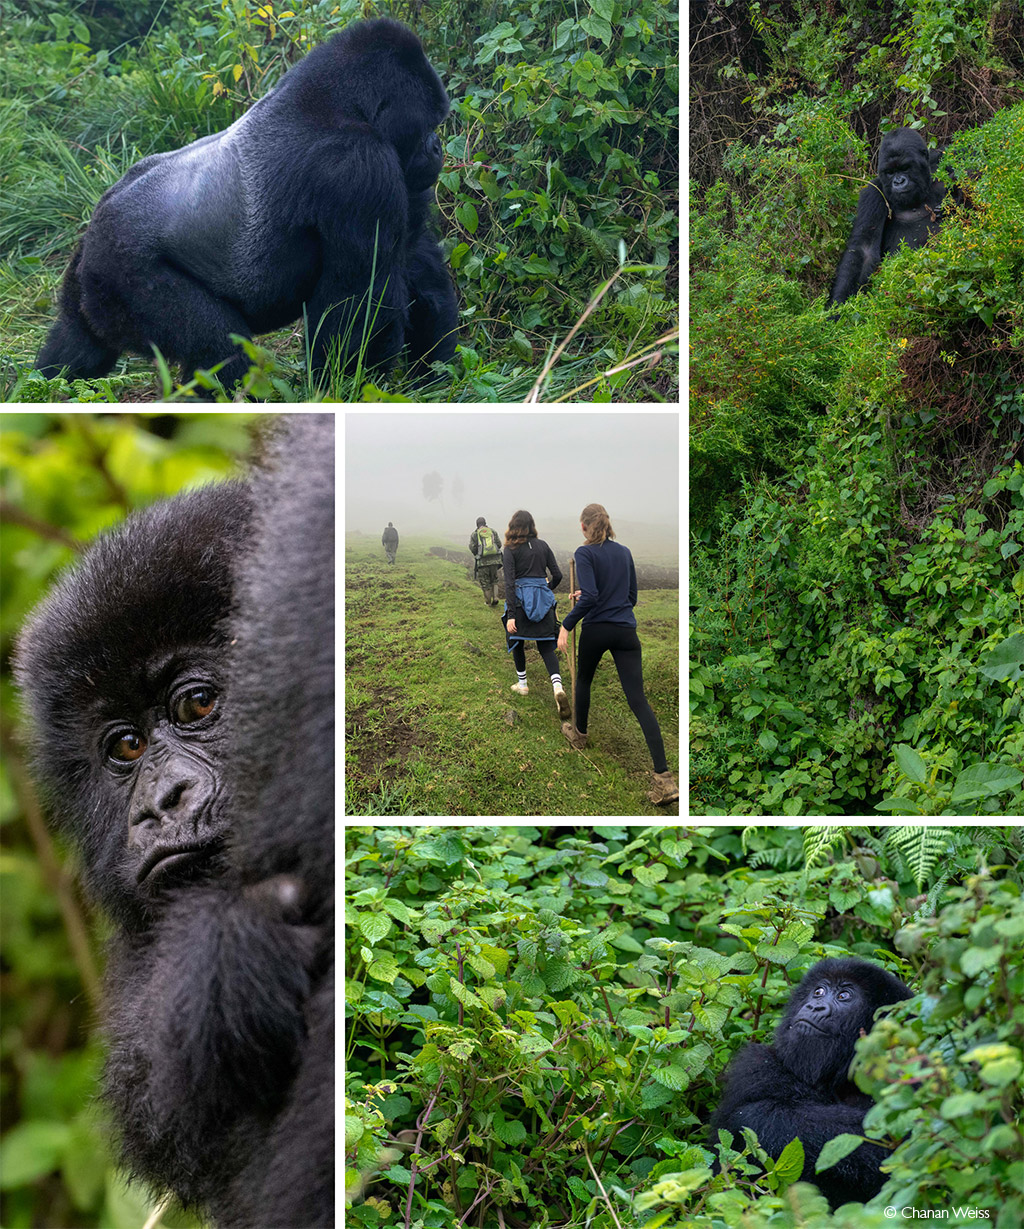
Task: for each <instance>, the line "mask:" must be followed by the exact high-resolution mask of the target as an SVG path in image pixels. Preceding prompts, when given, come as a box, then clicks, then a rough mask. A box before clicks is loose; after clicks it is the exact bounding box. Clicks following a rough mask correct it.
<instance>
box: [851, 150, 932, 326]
mask: <svg viewBox="0 0 1024 1229" xmlns="http://www.w3.org/2000/svg"><path fill="white" fill-rule="evenodd" d="M941 153H942V151H941V150H935V151H933V152H932V153H931V154H929V153H928V148H927V146H926V145H925V142H924V138H923V137H922V136H921V134H920V133H919V132H917V131H916V130H915V129H913V128H896V129H894V130H893V131H892V132H887V133H886V134H885V136H884V137H883V138H882V148H881V150H880V151H879V154H878V174H877V176H876V177H875V178H874V179H873V180H872V181H871V183H870V184H868V186H867V187H866V188H862V189H861V192H860V196H859V197H858V199H857V215H856V217H855V218H854V220H853V230H852V231H851V232H850V239H849V242H848V243H847V245H846V251H845V252H844V254H843V258H842V260H840V262H839V268H838V270H837V271H836V276H835V281H834V282H833V284H832V293H831V294H830V295H829V304H830V305H835V304H839V303H845V302H846V300H847V299H848V298H850V296H851V295H853V294H856V292H857V291H858V290H860V288H861V287H862V286H863V285H865V283H866V282H867V280H868V278H869V277H870V276H871V274H872V273H874V271H875V270H876V269H877V268H878V266H879V265H880V264H881V262H882V260H883V259H884V258H885V257H886V256H890V255H892V253H893V252H896V251H898V250H899V246H900V243H906V245H907V247H911V248H919V247H921V246H922V245H923V244H924V243H925V242H926V241H927V239H928V236H929V235H931V234H934V232H935V231H937V230H938V228H939V225H940V224H941V222H942V211H943V204H944V201H945V197H946V185H945V184H944V183H943V182H942V180H940V179H935V178H934V177H933V176H934V172H935V169H936V167H937V165H938V161H939V158H940V157H941Z"/></svg>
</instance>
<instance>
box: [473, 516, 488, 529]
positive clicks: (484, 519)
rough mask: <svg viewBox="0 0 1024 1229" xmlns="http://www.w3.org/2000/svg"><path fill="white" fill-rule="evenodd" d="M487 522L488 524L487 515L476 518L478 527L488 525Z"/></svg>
mask: <svg viewBox="0 0 1024 1229" xmlns="http://www.w3.org/2000/svg"><path fill="white" fill-rule="evenodd" d="M486 524H487V517H486V516H478V517H477V518H476V527H477V529H479V528H480V526H481V525H486Z"/></svg>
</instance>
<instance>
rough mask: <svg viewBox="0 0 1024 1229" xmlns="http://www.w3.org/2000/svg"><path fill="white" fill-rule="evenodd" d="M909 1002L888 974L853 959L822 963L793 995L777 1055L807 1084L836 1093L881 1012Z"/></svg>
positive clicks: (906, 993) (777, 1036)
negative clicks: (890, 1005)
mask: <svg viewBox="0 0 1024 1229" xmlns="http://www.w3.org/2000/svg"><path fill="white" fill-rule="evenodd" d="M908 998H910V991H909V990H908V989H907V987H906V986H905V985H904V984H903V982H901V981H900V980H899V978H898V977H893V975H892V974H891V973H888V972H886V970H885V969H879V968H876V967H875V966H874V965H872V964H868V963H866V962H865V961H863V960H857V959H854V958H852V957H850V958H846V959H843V960H820V961H819V962H818V963H817V964H816V965H815V966H814V967H813V968H812V969H811V970H810V971H809V972H808V973H806V974H805V976H804V977H803V979H802V980H801V982H800V984H799V985H798V986H797V987H796V989H795V990H794V991H793V993H792V994H791V995H790V997H789V1003H788V1004H787V1006H786V1012H785V1015H784V1016H783V1017H782V1021H781V1023H780V1024H779V1027H778V1031H777V1032H776V1034H775V1050H776V1052H777V1053H778V1055H779V1058H780V1059H781V1060H782V1062H783V1063H784V1064H785V1065H786V1066H787V1067H788V1068H789V1069H790V1071H792V1072H793V1074H794V1075H795V1076H796V1077H797V1078H798V1079H800V1080H802V1081H803V1082H804V1083H806V1084H811V1085H815V1086H817V1087H819V1088H824V1087H829V1088H833V1087H835V1086H836V1085H838V1084H840V1083H842V1082H844V1081H845V1080H846V1078H847V1073H848V1072H849V1070H850V1063H851V1062H853V1051H854V1046H855V1044H856V1041H857V1038H858V1037H859V1036H860V1034H861V1032H862V1031H863V1032H868V1031H870V1029H871V1025H872V1022H873V1020H874V1015H875V1012H876V1010H877V1009H878V1008H879V1007H880V1006H882V1005H883V1004H888V1003H899V1002H901V1001H902V1000H903V999H908Z"/></svg>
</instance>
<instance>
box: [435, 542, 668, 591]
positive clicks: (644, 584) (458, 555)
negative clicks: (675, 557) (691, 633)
mask: <svg viewBox="0 0 1024 1229" xmlns="http://www.w3.org/2000/svg"><path fill="white" fill-rule="evenodd" d="M430 553H431V554H432V555H437V556H438V558H440V559H447V560H448V562H449V563H455V564H458V565H459V566H460V567H463V568H465V570H466V576H467V578H468V579H469V580H472V579H473V562H474V560H473V556H472V555H471V554H470V553H469V551H468V550H453V549H452V548H451V547H448V546H432V547H431V548H430ZM554 555H555V559H556V560H557V561H558V566H559V567H560V568H561V569H562V575H563V576H565V577H566V578H568V576H569V559H570V556H569V555H563V554H561V553H559V552H558V551H555V552H554ZM636 583H637V588H638V589H678V588H679V569H678V568H663V567H658V566H657V565H656V564H653V563H638V564H637V565H636ZM498 585H499V587H500V589H501V594H500V596H501V597H504V596H505V585H504V581H503V580H502V573H500V572H499V573H498Z"/></svg>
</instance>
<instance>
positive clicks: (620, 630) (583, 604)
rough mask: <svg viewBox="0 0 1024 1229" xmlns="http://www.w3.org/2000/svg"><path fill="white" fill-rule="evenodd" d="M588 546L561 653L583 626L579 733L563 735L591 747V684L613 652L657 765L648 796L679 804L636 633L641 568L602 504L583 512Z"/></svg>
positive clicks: (581, 552)
mask: <svg viewBox="0 0 1024 1229" xmlns="http://www.w3.org/2000/svg"><path fill="white" fill-rule="evenodd" d="M580 529H581V530H582V531H583V540H584V544H583V545H582V546H580V547H577V549H576V554H575V556H574V557H575V559H576V583H577V584H578V585H579V589H578V590H577V592H575V593H572V594H570V595H569V596H570V597H571V598H572V599H573V600H574V601H575V602H576V605H575V606H573V608H572V610H570V611H569V613H568V614H567V615H566V616H565V618H564V619H563V620H562V628H561V631H559V633H558V648H559V650H560V651H561V652H563V653H564V652H565V651H566V648H567V647H568V644H569V632H570V631H571V630H572V629H573V628H574V627H575V626H576V624H577V623H579V622H580V620H581V619H584V620H586V621H585V622H584V624H583V630H582V631H581V632H580V643H579V654H578V657H577V661H576V728H575V729H573V726H572V724H571V723H570V722H568V721H566V722H563V724H562V733H563V734H564V735H565V737H566V738H567V739H568V740H569V742H571V743H572V745H573V746H574V747H576V748H577V750H580V751H582V750H583V748H584V747H585V746H586V745H587V720H588V718H589V716H590V684H591V682H592V681H593V678H594V673H595V672H596V670H597V666H598V663H599V662H600V660H601V658H602V657H603V656H604V653H605V651H606V650H607V651H608V652H610V653H611V655H612V660H613V661H614V662H615V669H616V670H617V671H618V672H619V682H620V683H621V684H622V690H623V691H624V692H625V695H626V701H627V703H628V704H629V707H630V709H631V710H632V713H633V716H634V717H635V718H636V719H637V721H639V723H640V729H641V730H642V731H643V735H644V738H645V740H646V742H647V749H648V750H649V751H650V753H651V760H652V763H653V765H654V784H653V788H652V789H651V790H650V791H649V792H648V794H647V797H648V798H649V799H650V800H651V802H653V803H654V804H655V805H658V806H660V805H663V804H665V803H669V802H675V801H676V799H677V798H678V797H679V786H678V785H676V782H675V778H674V777H673V776H672V774H671V773H670V772H669V770H668V761H667V760H666V759H665V743H664V741H663V740H662V737H661V727H660V726H659V725H658V719H657V717H655V715H654V713H653V711H652V709H651V706H650V705H649V704H648V703H647V697H646V696H645V695H644V671H643V652H642V650H641V648H640V638H639V637H638V636H637V634H636V617H635V615H634V614H633V607H634V606H635V605H636V592H637V591H636V568H635V567H634V566H633V556H632V555H631V554H630V553H629V551H628V550H627V549H626V548H625V547H624V546H620V545H619V543H618V542H613V541H612V539H613V538H614V537H615V531H614V530H613V529H612V523H611V521H610V520H609V518H608V513H607V512H606V511H605V509H604V508H603V507H602V506H601V505H600V504H587V506H586V507H585V508H584V509H583V511H582V512H581V513H580Z"/></svg>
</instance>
